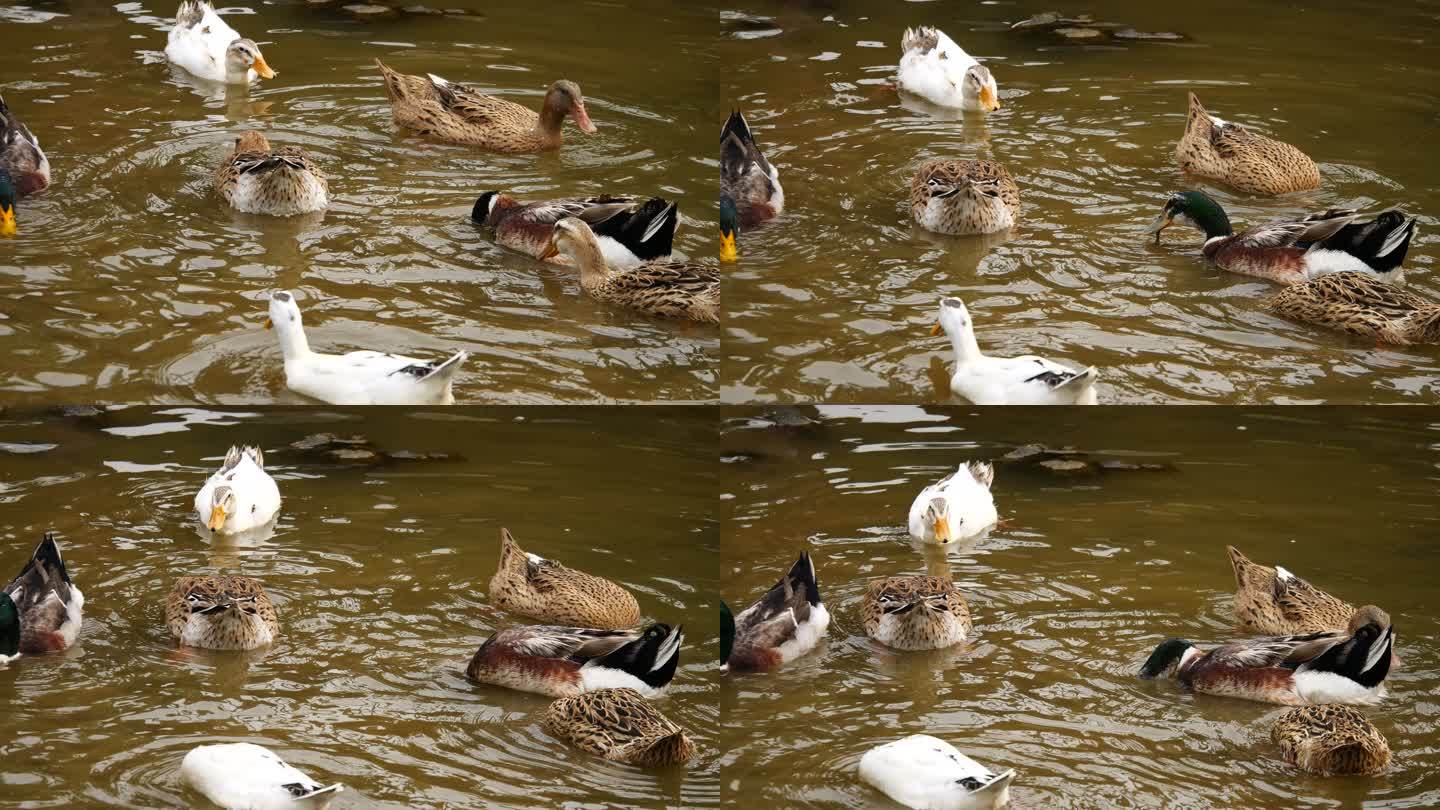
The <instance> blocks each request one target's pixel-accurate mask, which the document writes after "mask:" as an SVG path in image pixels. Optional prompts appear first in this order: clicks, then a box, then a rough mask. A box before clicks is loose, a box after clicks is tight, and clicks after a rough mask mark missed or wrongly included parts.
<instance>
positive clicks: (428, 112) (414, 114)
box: [375, 59, 595, 152]
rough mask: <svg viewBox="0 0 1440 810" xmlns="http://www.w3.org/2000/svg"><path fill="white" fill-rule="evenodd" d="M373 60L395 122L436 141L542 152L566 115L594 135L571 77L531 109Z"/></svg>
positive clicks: (554, 140) (555, 139)
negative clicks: (409, 73) (399, 71)
mask: <svg viewBox="0 0 1440 810" xmlns="http://www.w3.org/2000/svg"><path fill="white" fill-rule="evenodd" d="M375 64H377V65H379V66H380V73H381V75H382V76H383V77H384V79H385V92H386V93H387V94H388V95H389V96H390V109H391V112H392V113H393V115H394V116H395V123H396V124H398V125H399V126H402V127H404V128H406V129H409V130H413V131H415V132H418V133H420V134H421V135H425V136H427V137H431V138H434V139H436V140H439V141H445V142H446V143H456V144H464V145H466V146H479V147H481V148H483V149H489V150H491V151H495V152H543V151H545V150H547V149H558V148H559V147H560V143H561V141H562V140H563V139H562V137H561V134H560V127H561V124H563V123H564V121H565V117H566V116H569V117H570V118H571V119H572V120H574V121H575V126H577V127H580V131H582V132H584V133H586V134H590V135H593V134H594V133H595V125H594V124H592V123H591V122H590V115H589V114H588V113H586V112H585V98H584V97H583V96H582V95H581V94H580V87H579V86H578V85H576V84H575V83H574V82H572V81H567V80H565V79H561V80H560V81H558V82H555V84H553V85H551V86H550V90H549V92H547V93H546V94H545V101H544V102H543V103H542V104H541V105H540V112H538V113H536V112H535V111H534V110H531V109H528V108H526V107H522V106H520V105H519V104H516V103H515V102H513V101H506V100H505V99H503V98H496V97H495V96H487V95H484V94H482V93H478V92H476V91H474V90H471V89H470V88H468V87H466V86H464V85H460V84H454V83H452V82H449V81H446V80H445V79H442V78H440V77H439V76H436V75H434V74H427V75H425V76H407V75H405V74H403V73H397V72H395V71H393V70H391V69H390V68H388V67H386V66H385V64H384V63H383V62H381V61H380V60H378V59H377V60H375Z"/></svg>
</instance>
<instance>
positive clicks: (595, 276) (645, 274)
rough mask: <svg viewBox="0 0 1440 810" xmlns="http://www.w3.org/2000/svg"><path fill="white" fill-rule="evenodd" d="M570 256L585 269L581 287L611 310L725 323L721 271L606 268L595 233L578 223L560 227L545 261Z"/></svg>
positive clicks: (653, 264)
mask: <svg viewBox="0 0 1440 810" xmlns="http://www.w3.org/2000/svg"><path fill="white" fill-rule="evenodd" d="M556 255H564V256H565V257H567V258H568V259H570V261H571V262H573V263H574V264H575V266H576V267H578V268H580V287H581V289H583V290H584V291H585V293H586V294H587V295H589V296H590V297H591V298H594V299H595V300H597V301H603V302H605V303H607V304H613V305H616V306H621V307H626V308H628V309H633V310H637V311H640V312H643V313H645V314H646V315H653V316H656V317H659V318H674V319H678V320H687V321H700V322H701V323H719V322H720V271H719V270H717V269H715V268H714V267H707V266H706V265H703V264H694V263H691V262H681V261H663V260H658V259H657V260H653V261H648V262H645V263H643V264H639V265H636V266H634V267H630V268H625V269H615V268H611V267H610V266H609V265H607V264H606V263H605V252H604V250H602V249H601V247H600V243H599V241H598V240H597V239H596V238H595V232H594V231H592V230H590V226H589V225H586V224H585V222H584V221H583V220H581V219H579V218H577V217H566V218H564V219H562V220H560V221H559V222H557V223H555V227H554V229H553V230H552V231H551V235H550V247H549V248H547V249H546V251H545V252H544V253H542V254H541V255H540V258H541V259H549V258H550V257H552V256H556Z"/></svg>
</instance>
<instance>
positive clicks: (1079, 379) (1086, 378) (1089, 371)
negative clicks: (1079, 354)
mask: <svg viewBox="0 0 1440 810" xmlns="http://www.w3.org/2000/svg"><path fill="white" fill-rule="evenodd" d="M1099 376H1100V371H1099V370H1098V369H1096V368H1095V367H1094V366H1090V367H1088V368H1085V369H1081V370H1080V371H1077V372H1075V373H1074V374H1073V375H1071V376H1070V378H1069V379H1066V380H1062V381H1061V382H1060V383H1059V384H1057V385H1056V386H1055V387H1056V388H1064V387H1066V386H1068V385H1075V386H1082V387H1083V386H1086V385H1089V384H1091V383H1093V382H1095V379H1096V378H1097V377H1099Z"/></svg>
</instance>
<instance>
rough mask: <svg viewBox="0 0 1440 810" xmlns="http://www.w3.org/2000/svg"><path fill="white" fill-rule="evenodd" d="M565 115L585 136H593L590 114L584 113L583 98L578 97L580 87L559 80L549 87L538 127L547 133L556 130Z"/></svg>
mask: <svg viewBox="0 0 1440 810" xmlns="http://www.w3.org/2000/svg"><path fill="white" fill-rule="evenodd" d="M567 115H568V116H570V119H571V120H572V121H574V122H575V126H577V127H579V128H580V131H581V132H583V133H585V134H586V135H594V134H595V124H594V123H593V122H592V121H591V120H590V114H589V113H587V112H585V97H584V96H582V95H580V85H578V84H576V83H574V82H572V81H570V80H568V79H561V80H560V81H558V82H555V83H554V84H552V85H550V90H549V92H547V93H546V94H545V106H544V107H543V109H542V110H541V112H540V126H541V128H542V129H545V130H547V131H553V130H558V129H559V128H560V122H561V121H563V120H564V119H565V116H567Z"/></svg>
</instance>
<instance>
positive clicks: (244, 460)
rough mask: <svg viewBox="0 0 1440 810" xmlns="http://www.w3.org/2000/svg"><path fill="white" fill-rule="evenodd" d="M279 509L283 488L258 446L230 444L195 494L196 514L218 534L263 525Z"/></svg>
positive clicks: (233, 532)
mask: <svg viewBox="0 0 1440 810" xmlns="http://www.w3.org/2000/svg"><path fill="white" fill-rule="evenodd" d="M279 512H280V487H279V486H277V485H276V484H275V479H274V478H271V477H270V473H267V472H265V456H264V454H263V453H261V452H260V448H258V447H235V446H231V448H230V452H228V453H226V454H225V462H224V463H223V464H221V465H220V469H219V470H216V471H215V473H214V474H212V475H211V476H210V478H209V480H207V481H206V482H205V486H203V487H201V488H200V492H198V493H197V494H196V495H195V514H196V515H199V517H200V522H202V523H204V524H205V528H207V529H209V530H210V531H212V532H215V533H217V534H239V533H241V532H244V531H248V530H250V529H254V528H257V527H259V526H264V525H265V524H267V523H269V522H270V521H272V520H274V519H275V515H277V514H279Z"/></svg>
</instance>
